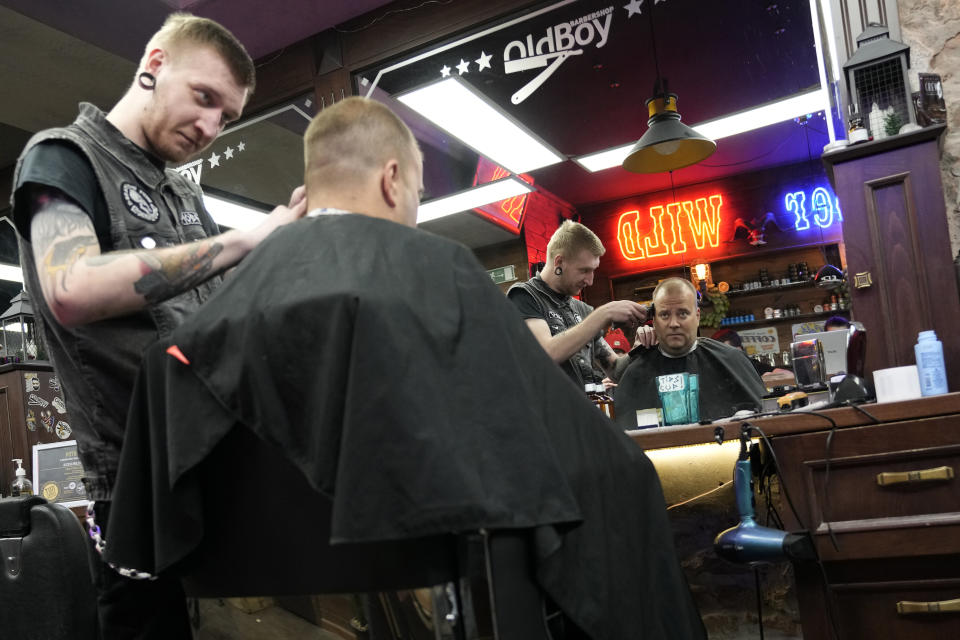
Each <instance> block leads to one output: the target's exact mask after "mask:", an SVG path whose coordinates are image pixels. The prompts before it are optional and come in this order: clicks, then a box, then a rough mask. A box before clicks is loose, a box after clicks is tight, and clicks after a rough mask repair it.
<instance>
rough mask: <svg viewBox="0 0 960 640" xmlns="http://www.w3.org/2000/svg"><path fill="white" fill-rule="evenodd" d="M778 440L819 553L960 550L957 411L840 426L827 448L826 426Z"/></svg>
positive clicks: (785, 474) (786, 477)
mask: <svg viewBox="0 0 960 640" xmlns="http://www.w3.org/2000/svg"><path fill="white" fill-rule="evenodd" d="M774 443H775V444H774V446H775V449H776V452H777V456H778V458H779V460H780V463H781V465H782V466H781V471H782V473H781V478H782V480H783V482H784V484H785V485H786V488H787V489H788V490H789V492H790V494H791V497H792V498H793V500H794V502H795V504H796V506H797V508H798V510H799V512H800V515H801V517H802V519H803V525H804V526H805V527H807V528H809V529H811V530H812V531H813V532H814V534H815V539H816V540H817V547H818V549H819V550H820V552H821V558H822V559H824V560H841V559H856V558H861V559H865V558H895V557H901V556H920V555H939V554H956V553H960V477H958V476H960V444H958V443H960V420H958V418H957V417H956V416H950V417H944V418H932V419H926V420H917V421H913V422H911V423H888V424H882V425H875V426H868V427H861V428H854V429H841V430H838V431H837V432H836V433H835V434H834V437H833V440H832V442H831V443H830V446H829V450H828V448H827V434H825V433H812V434H805V435H800V436H793V437H785V438H776V439H775V441H774ZM828 451H829V457H828V456H827V453H828ZM930 470H938V471H936V472H930ZM921 471H923V472H925V473H919V474H918V473H916V472H921ZM911 473H913V475H912V476H910V475H906V474H911ZM880 474H885V475H884V476H883V484H880V483H879V482H878V476H880ZM895 474H902V475H906V477H901V476H897V475H895ZM938 476H939V477H940V479H931V477H938ZM898 480H906V481H903V482H898ZM785 516H786V520H787V521H788V522H787V525H788V528H792V527H796V526H799V525H798V524H797V523H796V521H795V519H794V518H793V517H792V514H791V513H790V512H789V511H788V512H787V513H785ZM828 532H832V534H833V538H834V539H836V540H837V542H838V547H839V548H835V547H834V545H833V543H832V540H830V539H829V536H828Z"/></svg>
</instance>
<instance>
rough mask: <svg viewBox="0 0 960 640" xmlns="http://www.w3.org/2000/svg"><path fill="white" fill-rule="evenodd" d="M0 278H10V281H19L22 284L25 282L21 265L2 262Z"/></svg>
mask: <svg viewBox="0 0 960 640" xmlns="http://www.w3.org/2000/svg"><path fill="white" fill-rule="evenodd" d="M0 280H8V281H10V282H19V283H20V284H23V270H22V269H21V268H20V266H19V265H15V264H0Z"/></svg>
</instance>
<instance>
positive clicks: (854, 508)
mask: <svg viewBox="0 0 960 640" xmlns="http://www.w3.org/2000/svg"><path fill="white" fill-rule="evenodd" d="M867 413H869V415H867ZM871 416H872V417H871ZM827 418H829V420H832V421H833V422H834V423H836V425H837V428H836V429H835V430H834V431H833V433H832V435H831V424H830V422H829V420H828V419H827ZM874 418H875V420H874ZM750 422H751V424H753V425H755V426H756V427H759V428H760V429H762V430H763V432H764V433H765V434H766V435H767V436H768V437H769V438H770V439H771V443H772V446H773V449H774V452H775V453H776V456H777V460H778V462H779V465H780V472H779V477H780V482H781V487H782V488H781V491H780V495H781V498H783V497H784V495H785V493H789V496H790V498H791V500H792V502H793V505H794V506H795V507H796V510H797V514H798V516H799V522H798V519H797V517H795V516H794V515H793V513H792V510H791V509H790V508H789V506H788V505H787V504H786V501H785V500H783V499H781V505H780V506H781V507H782V508H780V509H779V512H780V515H781V517H782V518H783V520H784V524H785V527H786V529H787V530H791V531H795V530H798V529H800V528H801V526H802V527H804V528H807V529H809V530H810V531H812V532H813V538H814V542H815V544H816V548H817V551H818V553H819V555H820V558H821V560H822V563H823V571H822V572H821V568H820V567H819V566H818V565H817V564H816V563H813V562H801V563H795V564H794V565H793V571H794V577H795V581H796V595H797V600H798V603H799V607H800V621H801V624H802V627H803V637H804V639H805V640H834V638H836V637H837V636H835V635H834V634H833V632H832V623H831V615H830V612H833V619H834V620H835V621H836V623H837V625H838V626H839V636H838V637H839V638H842V639H843V640H866V639H869V640H926V639H934V638H935V639H936V640H947V639H948V638H949V639H951V640H952V639H953V638H960V612H958V611H957V608H960V602H958V600H960V393H950V394H945V395H941V396H931V397H928V398H920V399H917V400H907V401H904V402H892V403H885V404H867V405H863V411H859V410H857V409H854V408H850V407H845V408H838V409H829V410H826V411H822V412H818V414H811V413H808V412H792V413H787V414H784V415H780V416H775V417H766V418H758V419H751V420H750ZM740 428H741V423H740V422H737V421H731V422H725V423H721V424H716V423H714V424H709V425H700V424H696V425H686V426H681V427H667V428H661V429H646V430H643V431H635V432H631V433H630V436H631V438H633V440H634V441H635V442H636V443H637V444H639V445H640V446H642V447H643V448H644V449H647V450H651V449H659V448H667V447H670V448H676V449H674V451H673V452H671V453H673V454H674V456H675V459H676V461H678V462H679V464H678V465H677V468H683V469H684V473H685V474H686V475H691V476H693V475H695V474H696V473H697V471H696V469H699V468H700V467H701V466H703V465H702V462H701V460H702V458H701V457H700V456H702V455H703V452H701V451H698V448H697V447H687V446H685V445H693V444H700V443H708V442H713V441H714V438H715V435H716V432H717V431H722V432H723V439H724V440H727V441H729V440H734V441H735V440H736V439H737V438H738V437H739V433H740ZM711 481H713V479H712V478H711ZM784 489H785V490H786V491H784ZM732 499H733V497H732V496H730V500H731V502H732ZM727 517H728V519H729V514H728V515H727ZM831 534H832V536H831ZM831 537H832V538H834V539H835V540H836V546H834V543H833V540H832V539H831ZM697 562H698V563H699V562H702V559H699V558H698V560H697ZM743 570H744V571H746V570H747V568H746V567H743ZM824 576H825V577H826V580H827V582H828V584H829V588H827V587H825V586H824ZM723 586H724V585H723V584H713V585H708V586H706V587H704V588H705V589H707V590H711V589H716V591H717V592H720V591H721V590H722V589H723ZM905 603H939V606H938V605H937V604H931V605H930V606H928V607H927V606H923V605H919V606H917V605H908V604H905ZM898 604H899V605H900V606H899V608H898ZM911 608H913V609H917V608H922V609H930V610H931V611H930V612H924V613H910V612H909V610H910V609H911ZM951 608H952V609H953V610H952V611H951V610H949V609H951ZM935 609H940V611H933V610H935Z"/></svg>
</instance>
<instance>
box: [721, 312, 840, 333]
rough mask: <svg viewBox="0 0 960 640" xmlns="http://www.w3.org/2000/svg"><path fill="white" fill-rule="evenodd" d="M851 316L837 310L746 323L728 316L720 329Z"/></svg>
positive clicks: (759, 319)
mask: <svg viewBox="0 0 960 640" xmlns="http://www.w3.org/2000/svg"><path fill="white" fill-rule="evenodd" d="M748 315H752V314H748ZM849 315H850V310H849V309H837V310H835V311H834V310H832V309H831V310H829V311H814V312H812V313H799V314H795V315H792V316H780V317H779V318H776V317H775V318H766V317H759V318H757V317H756V316H754V319H753V320H744V321H739V320H736V319H735V318H737V317H739V316H727V317H726V318H724V322H721V323H720V327H718V328H726V327H730V328H744V329H748V328H751V327H762V326H764V325H770V324H782V323H787V322H789V323H795V322H803V321H805V320H815V319H817V318H829V317H830V316H849Z"/></svg>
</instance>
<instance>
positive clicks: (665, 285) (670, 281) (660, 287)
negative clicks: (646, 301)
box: [651, 278, 697, 303]
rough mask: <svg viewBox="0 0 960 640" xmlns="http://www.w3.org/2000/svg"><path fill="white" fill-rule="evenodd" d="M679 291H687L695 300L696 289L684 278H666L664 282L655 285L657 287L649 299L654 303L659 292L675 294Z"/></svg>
mask: <svg viewBox="0 0 960 640" xmlns="http://www.w3.org/2000/svg"><path fill="white" fill-rule="evenodd" d="M681 289H687V290H689V291H690V293H692V294H693V298H694V300H696V298H697V288H696V287H695V286H693V283H692V282H690V281H689V280H687V279H686V278H667V279H666V280H662V281H660V283H659V284H657V287H656V288H655V289H654V290H653V296H651V299H652V300H653V301H654V303H656V301H657V294H659V293H660V292H661V291H663V292H664V293H676V292H677V291H679V290H681Z"/></svg>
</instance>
